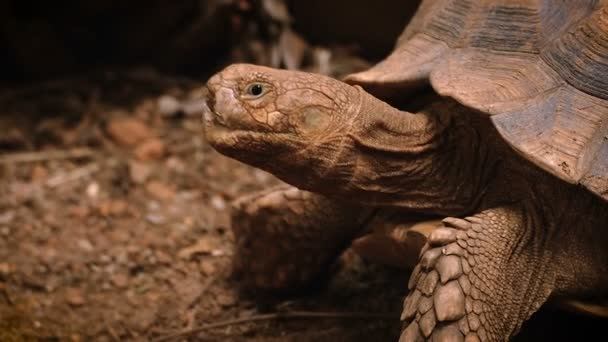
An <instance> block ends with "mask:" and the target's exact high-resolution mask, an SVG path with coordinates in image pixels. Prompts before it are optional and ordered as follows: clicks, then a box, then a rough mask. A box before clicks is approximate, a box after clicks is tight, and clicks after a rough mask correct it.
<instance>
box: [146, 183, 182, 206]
mask: <svg viewBox="0 0 608 342" xmlns="http://www.w3.org/2000/svg"><path fill="white" fill-rule="evenodd" d="M146 190H147V191H148V193H149V194H150V195H151V196H152V197H154V198H155V199H157V200H161V201H170V200H172V199H173V197H175V190H173V188H172V187H171V186H169V185H167V184H165V183H162V182H159V181H150V182H148V184H147V185H146Z"/></svg>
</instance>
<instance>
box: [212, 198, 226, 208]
mask: <svg viewBox="0 0 608 342" xmlns="http://www.w3.org/2000/svg"><path fill="white" fill-rule="evenodd" d="M209 202H211V206H212V207H213V208H214V209H216V210H224V209H226V201H225V200H224V198H222V196H219V195H213V196H211V199H210V201H209Z"/></svg>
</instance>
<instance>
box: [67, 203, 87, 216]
mask: <svg viewBox="0 0 608 342" xmlns="http://www.w3.org/2000/svg"><path fill="white" fill-rule="evenodd" d="M68 214H69V215H70V216H71V217H76V218H79V219H83V218H85V217H87V216H89V214H90V210H89V208H87V207H85V206H79V205H74V206H71V207H69V208H68Z"/></svg>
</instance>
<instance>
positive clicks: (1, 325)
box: [0, 70, 606, 341]
mask: <svg viewBox="0 0 608 342" xmlns="http://www.w3.org/2000/svg"><path fill="white" fill-rule="evenodd" d="M201 85H202V81H192V80H185V79H180V78H176V77H169V76H165V75H159V74H157V73H155V72H153V71H150V70H135V71H129V72H124V73H123V72H118V73H116V72H114V73H97V74H91V75H87V76H83V77H82V78H79V79H72V80H64V81H55V82H50V83H45V84H40V85H34V86H27V87H23V88H18V89H12V90H6V91H3V92H2V94H0V108H2V111H3V112H2V114H1V115H0V131H2V132H3V133H2V134H3V135H2V136H0V194H1V195H0V340H1V341H22V340H68V341H84V340H99V341H104V340H108V341H114V340H116V341H118V340H120V341H122V340H125V341H130V340H157V339H162V338H165V337H167V338H169V340H184V339H191V340H203V341H244V340H247V341H396V340H397V339H398V334H399V329H400V325H399V313H400V309H401V300H402V298H403V296H404V295H405V291H406V284H407V277H408V274H407V272H404V271H401V270H397V269H392V268H390V267H387V266H382V265H374V264H370V263H366V262H364V261H362V260H360V259H359V258H358V257H357V256H355V255H354V254H353V253H351V252H347V253H345V255H344V256H343V257H342V258H341V260H340V262H338V263H337V265H336V266H335V268H334V271H333V273H332V275H331V276H330V277H329V280H328V282H327V284H326V285H324V286H322V287H321V288H320V289H318V290H315V291H312V292H311V293H308V294H306V295H301V296H296V297H284V296H283V297H280V296H272V295H268V294H260V293H258V294H256V293H251V292H243V291H240V289H241V287H240V286H239V285H240V284H239V283H238V280H236V279H234V278H233V277H232V276H231V267H230V265H231V255H232V241H233V236H232V232H231V230H230V220H229V207H230V202H231V200H233V199H235V198H237V197H238V196H239V195H242V194H245V193H249V192H251V191H255V190H257V189H262V188H264V187H267V186H270V185H273V184H276V183H278V181H277V180H276V179H274V178H273V177H272V176H271V175H269V174H267V173H264V172H262V171H259V170H255V169H253V168H250V167H248V166H246V165H243V164H240V163H238V162H236V161H233V160H230V159H228V158H225V157H223V156H221V155H219V154H218V153H216V152H215V151H214V150H213V149H212V148H210V147H209V146H208V145H207V144H206V143H205V140H204V137H203V135H202V132H201V125H200V115H199V113H198V112H197V108H198V102H197V101H196V99H197V98H199V97H200V87H201ZM57 151H61V152H60V153H58V152H57ZM28 152H34V153H33V154H32V153H29V154H28ZM276 313H279V314H278V315H273V314H276ZM269 314H270V316H268V315H269ZM280 314H283V315H292V316H296V317H283V318H281V317H277V316H280ZM334 315H337V317H332V316H334ZM234 319H237V321H231V320H234ZM216 323H217V325H218V327H216V328H212V327H208V329H203V330H201V329H199V330H200V331H197V332H195V331H191V332H188V330H190V329H196V328H199V327H202V328H205V326H206V325H208V324H216ZM605 324H606V321H605V320H601V319H597V318H591V317H587V316H582V315H576V314H572V313H567V312H564V311H559V310H557V309H554V308H551V307H548V308H546V309H543V310H542V311H541V312H540V313H539V314H537V315H535V317H534V319H533V320H531V321H530V322H529V323H528V324H526V326H525V327H524V330H523V332H522V334H521V336H520V337H518V340H520V341H538V340H559V339H562V338H563V339H568V338H574V337H578V338H580V337H581V335H580V333H581V332H585V333H592V332H601V331H602V330H601V328H602V326H603V325H605ZM185 332H187V333H185ZM179 333H184V334H182V335H176V334H179ZM172 336H173V337H172Z"/></svg>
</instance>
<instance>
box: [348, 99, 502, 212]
mask: <svg viewBox="0 0 608 342" xmlns="http://www.w3.org/2000/svg"><path fill="white" fill-rule="evenodd" d="M367 96H369V97H371V95H367ZM461 111H463V109H462V106H459V105H457V104H455V103H451V102H449V101H446V100H445V99H443V100H439V101H437V102H435V103H433V104H431V105H429V106H428V107H427V108H426V109H425V110H423V111H421V112H419V113H416V114H413V113H409V112H404V111H399V110H398V109H395V108H393V107H391V106H389V105H388V104H386V103H384V102H382V101H380V100H378V99H376V98H373V97H371V99H365V100H364V101H363V105H362V106H361V111H360V113H359V114H358V116H357V118H356V120H355V125H354V127H357V131H354V132H353V133H352V134H351V139H352V141H353V145H354V148H353V151H354V152H353V153H352V158H354V159H355V161H354V162H353V165H355V167H354V168H353V171H352V174H351V175H350V179H349V181H348V183H346V184H345V185H344V187H345V189H344V191H339V193H340V194H344V195H346V196H349V197H350V198H355V199H357V200H358V201H361V202H364V203H366V204H369V205H374V206H392V207H400V208H404V209H406V210H411V211H415V212H422V213H429V214H437V215H464V214H467V213H470V212H471V211H472V210H473V209H474V208H476V207H478V206H479V205H480V201H481V199H482V198H483V195H484V190H485V189H484V184H487V180H488V178H489V175H490V174H491V172H492V165H491V164H492V163H490V159H491V157H492V156H491V154H490V153H488V152H489V151H488V148H487V146H485V145H484V144H482V142H481V140H482V139H483V138H482V137H481V136H480V133H479V131H480V127H478V126H477V124H478V123H473V122H471V121H470V120H469V115H467V113H466V112H465V113H461ZM455 116H458V118H455ZM474 116H475V115H470V117H474ZM479 119H481V117H479ZM473 120H475V119H474V118H473Z"/></svg>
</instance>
